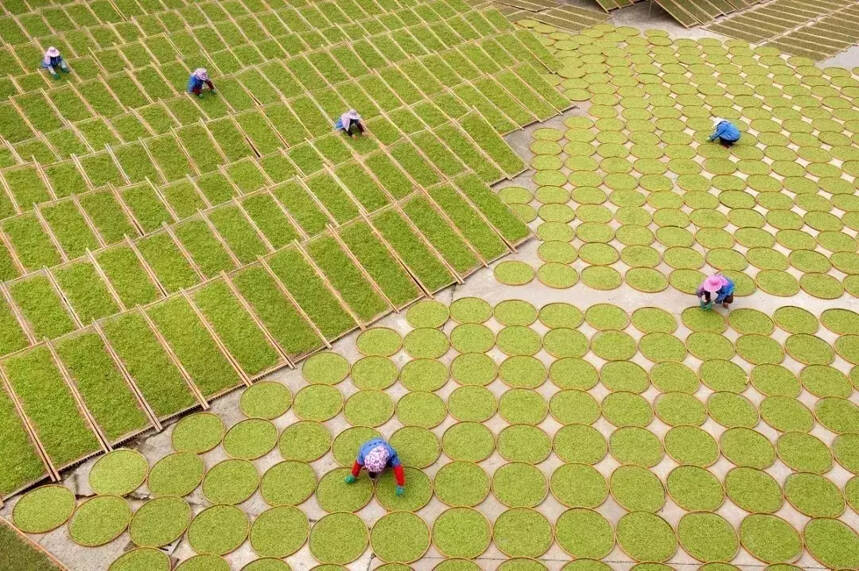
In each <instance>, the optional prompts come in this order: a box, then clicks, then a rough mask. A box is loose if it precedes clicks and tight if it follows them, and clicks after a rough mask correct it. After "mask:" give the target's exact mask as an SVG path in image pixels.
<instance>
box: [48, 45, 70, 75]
mask: <svg viewBox="0 0 859 571" xmlns="http://www.w3.org/2000/svg"><path fill="white" fill-rule="evenodd" d="M41 65H42V68H43V69H47V70H48V73H50V74H51V77H53V78H54V79H59V78H60V76H59V75H58V74H57V70H60V71H61V72H63V73H68V72H69V66H67V65H66V61H65V60H64V59H63V56H62V55H60V50H58V49H57V48H55V47H54V46H51V47H49V48H48V49H47V50H46V51H45V57H43V58H42V64H41Z"/></svg>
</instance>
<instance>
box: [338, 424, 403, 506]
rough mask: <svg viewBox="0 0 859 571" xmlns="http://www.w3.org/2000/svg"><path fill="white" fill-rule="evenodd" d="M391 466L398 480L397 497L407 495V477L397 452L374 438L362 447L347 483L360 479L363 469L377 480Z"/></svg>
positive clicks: (381, 439)
mask: <svg viewBox="0 0 859 571" xmlns="http://www.w3.org/2000/svg"><path fill="white" fill-rule="evenodd" d="M388 466H390V467H391V468H393V469H394V478H396V480H397V495H398V496H402V495H403V494H404V493H405V487H404V486H405V485H406V475H405V472H404V471H403V466H402V464H400V458H399V456H397V451H396V450H394V449H393V448H392V447H391V445H390V444H388V443H387V442H385V440H384V439H383V438H373V439H372V440H368V441H367V442H365V443H364V444H362V445H361V449H360V450H359V451H358V457H357V458H356V459H355V464H353V465H352V473H351V474H349V475H348V476H346V483H347V484H351V483H353V482H354V481H355V480H357V479H358V474H360V473H361V468H366V469H367V474H369V476H370V477H371V478H373V479H375V478H376V477H377V476H378V475H379V474H381V473H382V472H384V471H385V468H387V467H388Z"/></svg>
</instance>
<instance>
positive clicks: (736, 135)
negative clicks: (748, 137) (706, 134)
mask: <svg viewBox="0 0 859 571" xmlns="http://www.w3.org/2000/svg"><path fill="white" fill-rule="evenodd" d="M713 127H714V128H715V131H714V132H713V134H712V135H710V139H709V140H710V142H713V141H715V140H716V139H719V142H720V143H721V144H722V146H725V147H730V146H731V145H733V144H734V143H736V142H737V141H739V140H740V130H739V129H737V126H736V125H734V124H733V123H731V122H730V121H728V120H727V119H722V118H721V117H716V118H715V119H713Z"/></svg>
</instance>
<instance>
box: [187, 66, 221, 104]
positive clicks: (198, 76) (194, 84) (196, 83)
mask: <svg viewBox="0 0 859 571" xmlns="http://www.w3.org/2000/svg"><path fill="white" fill-rule="evenodd" d="M204 85H206V86H207V87H208V88H209V91H211V92H212V93H214V92H215V85H214V84H213V83H212V80H210V79H209V73H208V72H207V71H206V69H205V68H202V67H198V68H197V69H195V70H194V71H193V72H192V73H191V76H190V77H189V78H188V93H193V94H194V95H196V96H197V97H202V96H203V86H204Z"/></svg>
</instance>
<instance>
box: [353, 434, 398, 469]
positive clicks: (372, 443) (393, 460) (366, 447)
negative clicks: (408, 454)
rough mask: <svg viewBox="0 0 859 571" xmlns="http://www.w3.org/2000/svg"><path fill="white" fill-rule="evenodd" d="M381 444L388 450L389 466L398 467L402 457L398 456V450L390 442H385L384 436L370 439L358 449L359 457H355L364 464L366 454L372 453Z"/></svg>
mask: <svg viewBox="0 0 859 571" xmlns="http://www.w3.org/2000/svg"><path fill="white" fill-rule="evenodd" d="M378 446H381V447H383V448H385V449H386V450H387V451H388V464H387V465H388V466H390V467H392V468H396V467H397V466H399V465H400V457H399V456H397V451H396V450H394V449H393V448H392V447H391V445H390V444H388V443H387V442H385V439H384V438H373V439H372V440H368V441H367V442H365V443H364V444H362V445H361V449H360V450H359V451H358V457H357V458H356V459H355V461H356V462H358V464H360V465H362V466H363V465H364V456H366V455H367V454H369V453H370V450H372V449H373V448H376V447H378Z"/></svg>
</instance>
